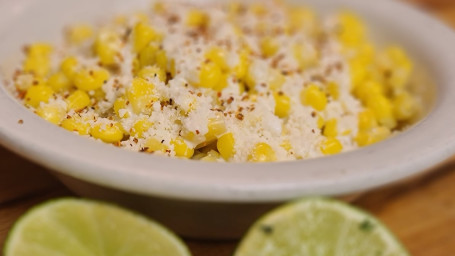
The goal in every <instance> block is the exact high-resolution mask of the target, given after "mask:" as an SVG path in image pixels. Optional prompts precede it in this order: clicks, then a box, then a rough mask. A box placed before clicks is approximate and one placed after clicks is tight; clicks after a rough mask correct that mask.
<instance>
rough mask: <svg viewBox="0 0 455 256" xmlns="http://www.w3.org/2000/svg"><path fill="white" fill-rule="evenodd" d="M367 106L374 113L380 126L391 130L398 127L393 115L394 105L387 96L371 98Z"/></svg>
mask: <svg viewBox="0 0 455 256" xmlns="http://www.w3.org/2000/svg"><path fill="white" fill-rule="evenodd" d="M367 106H368V108H370V109H371V110H372V111H373V113H374V116H375V117H376V120H378V123H379V124H381V125H383V126H385V127H387V128H390V129H392V128H395V127H396V126H397V122H396V120H395V117H394V115H393V105H392V103H391V102H390V100H389V99H387V98H386V97H385V96H382V95H376V96H371V97H370V98H369V99H368V101H367Z"/></svg>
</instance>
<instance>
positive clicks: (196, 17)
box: [186, 9, 210, 27]
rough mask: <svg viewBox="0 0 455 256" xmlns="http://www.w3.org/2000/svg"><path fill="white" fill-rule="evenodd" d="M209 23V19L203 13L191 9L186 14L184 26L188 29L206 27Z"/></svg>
mask: <svg viewBox="0 0 455 256" xmlns="http://www.w3.org/2000/svg"><path fill="white" fill-rule="evenodd" d="M209 22H210V17H209V16H208V15H207V14H206V13H205V12H203V11H200V10H196V9H193V10H191V11H189V12H188V15H187V17H186V25H188V26H190V27H206V26H208V24H209Z"/></svg>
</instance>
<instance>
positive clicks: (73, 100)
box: [66, 90, 91, 111]
mask: <svg viewBox="0 0 455 256" xmlns="http://www.w3.org/2000/svg"><path fill="white" fill-rule="evenodd" d="M66 103H67V104H68V109H73V110H75V111H79V110H82V109H84V108H86V107H88V106H89V105H90V103H91V101H90V97H89V96H88V94H87V93H86V92H85V91H82V90H77V91H75V92H73V93H71V95H70V96H68V98H67V99H66Z"/></svg>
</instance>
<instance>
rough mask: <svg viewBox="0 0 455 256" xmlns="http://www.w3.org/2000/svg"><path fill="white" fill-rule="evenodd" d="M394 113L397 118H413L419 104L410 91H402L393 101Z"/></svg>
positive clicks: (404, 119) (402, 119)
mask: <svg viewBox="0 0 455 256" xmlns="http://www.w3.org/2000/svg"><path fill="white" fill-rule="evenodd" d="M392 104H393V113H394V116H395V118H396V119H397V120H399V121H406V120H409V119H411V118H412V117H413V116H414V115H415V114H416V112H417V104H416V102H415V100H414V98H413V97H412V96H411V94H409V93H408V92H405V91H403V92H401V93H399V94H398V95H396V96H395V98H394V99H393V101H392Z"/></svg>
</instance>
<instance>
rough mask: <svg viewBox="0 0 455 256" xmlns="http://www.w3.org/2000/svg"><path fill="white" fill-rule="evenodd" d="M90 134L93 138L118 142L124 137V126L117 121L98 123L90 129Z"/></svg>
mask: <svg viewBox="0 0 455 256" xmlns="http://www.w3.org/2000/svg"><path fill="white" fill-rule="evenodd" d="M90 134H91V135H92V137H93V138H95V139H100V140H102V141H104V142H106V143H117V142H120V141H121V140H122V139H123V128H122V126H121V125H120V124H119V123H117V122H111V123H109V124H96V125H95V126H93V128H92V129H91V130H90Z"/></svg>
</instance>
